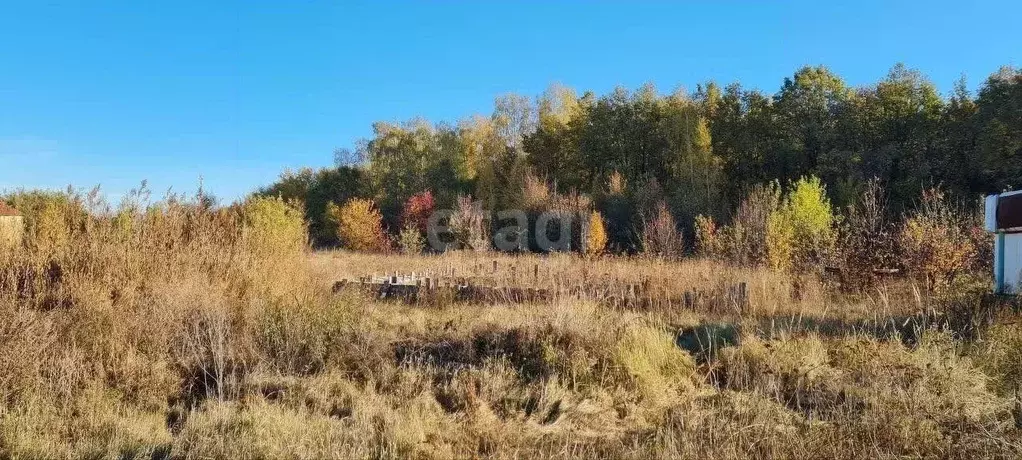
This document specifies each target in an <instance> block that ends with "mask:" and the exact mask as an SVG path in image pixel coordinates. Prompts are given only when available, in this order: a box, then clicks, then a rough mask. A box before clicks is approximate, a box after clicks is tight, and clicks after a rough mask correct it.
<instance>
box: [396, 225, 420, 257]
mask: <svg viewBox="0 0 1022 460" xmlns="http://www.w3.org/2000/svg"><path fill="white" fill-rule="evenodd" d="M397 244H398V248H399V249H401V253H402V254H420V253H422V251H424V250H425V249H426V239H425V238H423V237H422V232H421V231H419V229H418V228H416V227H414V226H411V225H408V226H405V228H403V229H401V233H400V234H398V238H397Z"/></svg>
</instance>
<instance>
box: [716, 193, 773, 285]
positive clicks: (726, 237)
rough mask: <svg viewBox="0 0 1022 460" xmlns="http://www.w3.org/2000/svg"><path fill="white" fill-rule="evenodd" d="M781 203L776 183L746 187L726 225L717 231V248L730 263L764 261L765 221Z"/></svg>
mask: <svg viewBox="0 0 1022 460" xmlns="http://www.w3.org/2000/svg"><path fill="white" fill-rule="evenodd" d="M780 203H781V189H780V186H778V184H777V182H770V183H766V184H757V185H755V186H753V187H752V189H751V190H749V193H748V195H746V196H745V198H744V199H743V200H742V202H741V204H739V206H738V211H737V212H736V213H735V217H734V220H733V221H732V223H731V225H730V226H727V227H725V228H723V229H722V230H721V246H722V247H721V251H722V252H723V253H724V254H725V257H726V258H727V259H728V260H730V261H731V262H732V263H735V264H738V265H761V264H765V263H767V223H768V222H767V221H768V220H769V219H770V215H771V214H773V213H774V212H775V211H776V210H777V208H778V207H779V206H780Z"/></svg>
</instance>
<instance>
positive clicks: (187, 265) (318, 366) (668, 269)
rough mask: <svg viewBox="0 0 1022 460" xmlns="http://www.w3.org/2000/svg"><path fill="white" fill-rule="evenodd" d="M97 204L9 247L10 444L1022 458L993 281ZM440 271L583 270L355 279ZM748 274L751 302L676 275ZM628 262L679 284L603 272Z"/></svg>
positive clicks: (295, 452)
mask: <svg viewBox="0 0 1022 460" xmlns="http://www.w3.org/2000/svg"><path fill="white" fill-rule="evenodd" d="M81 207H84V208H95V205H90V204H88V203H85V204H82V203H77V202H70V203H64V204H61V203H59V202H50V203H48V204H46V205H45V206H43V207H42V208H41V209H43V211H41V212H39V213H34V212H27V213H26V214H28V215H29V217H30V218H31V219H30V222H29V227H28V228H27V229H26V242H25V247H24V248H22V249H17V250H13V251H6V252H4V253H3V254H2V255H0V369H3V371H2V372H0V458H185V459H203V458H344V459H347V458H423V459H432V458H435V459H444V458H530V459H531V458H607V459H621V458H635V459H640V458H641V459H645V458H716V459H738V458H869V459H876V458H906V457H909V458H914V457H940V458H1019V456H1022V431H1020V428H1019V427H1020V425H1022V420H1020V418H1022V413H1020V410H1022V408H1020V407H1019V404H1020V403H1019V400H1018V399H1017V397H1016V389H1017V387H1018V385H1019V384H1020V383H1022V324H1020V323H1018V322H1017V320H1018V318H1019V316H1018V315H1016V314H1015V313H1013V312H1012V310H1011V308H1010V305H1000V304H997V303H994V302H992V301H991V300H989V299H985V297H984V296H983V295H982V294H981V293H980V291H982V289H983V287H985V286H980V287H979V288H977V289H976V291H977V292H971V291H969V290H967V289H965V288H961V289H955V290H952V291H951V292H953V293H952V294H948V293H940V294H937V293H930V292H927V291H925V290H922V289H920V288H918V287H916V285H915V284H914V283H913V282H912V281H910V280H907V279H898V280H891V281H890V282H888V283H885V284H882V285H881V286H880V287H879V288H876V289H874V290H870V291H867V292H861V293H848V292H841V291H840V290H838V289H837V288H836V287H835V286H834V285H833V283H832V282H830V281H827V280H821V279H819V277H817V276H802V277H794V276H791V275H788V274H784V273H781V272H776V271H771V270H768V269H759V268H757V269H752V268H735V267H729V266H725V265H722V264H720V263H716V262H709V261H702V260H695V259H692V260H684V261H680V262H664V261H658V260H655V259H645V258H623V257H603V258H582V257H579V256H578V255H567V254H562V255H551V256H537V255H522V256H510V255H497V254H494V253H475V252H457V253H448V254H443V255H423V256H401V255H391V254H388V255H374V254H356V253H350V252H312V251H310V250H308V248H307V244H306V242H305V228H304V224H303V223H302V221H301V216H300V214H299V213H297V212H296V211H295V210H293V209H291V208H289V207H288V206H286V205H284V204H283V203H281V202H280V201H279V200H273V199H257V200H252V201H250V202H248V203H246V204H244V205H241V206H237V207H232V208H228V209H220V210H214V209H209V208H207V207H204V206H203V205H201V204H196V203H191V202H187V201H174V200H171V201H168V202H165V203H161V204H159V205H155V206H151V207H149V208H148V209H132V208H130V207H126V208H122V209H120V210H115V211H111V210H102V209H100V210H96V209H91V210H90V212H87V213H85V212H79V209H80V208H81ZM23 209H24V208H23ZM32 216H35V217H32ZM412 272H415V273H417V274H420V275H425V276H433V277H438V276H448V277H451V278H459V277H460V278H471V279H479V280H480V281H479V282H480V283H490V284H495V285H502V286H521V287H534V288H544V289H549V290H551V292H554V293H555V295H554V296H553V297H552V298H551V299H548V300H546V301H543V302H510V301H509V302H458V301H454V300H443V299H440V300H434V301H431V302H422V303H409V302H403V301H399V300H388V299H378V298H374V296H372V295H369V294H366V293H363V292H356V291H354V290H342V291H341V292H339V293H336V294H335V293H333V292H332V289H331V287H332V286H333V284H334V282H335V281H338V280H341V279H356V278H359V277H363V276H366V275H373V274H378V275H383V274H393V273H401V274H407V273H412ZM731 283H746V286H747V293H748V295H747V301H746V302H743V303H741V304H738V303H733V304H728V303H727V302H716V303H712V302H711V303H707V304H705V305H710V307H705V308H704V306H703V305H704V304H699V305H695V306H689V307H686V306H685V305H683V304H678V303H676V302H674V301H673V300H670V299H676V298H677V297H676V296H672V295H670V294H671V293H681V292H686V291H700V290H701V291H702V292H707V293H713V292H716V291H715V290H716V289H718V287H719V286H722V285H728V284H731ZM628 284H640V285H643V290H644V292H646V293H654V294H650V295H660V296H662V297H661V298H662V299H668V300H665V301H663V302H659V303H656V304H655V305H652V306H650V307H649V308H639V307H628V306H624V307H623V306H621V305H618V304H615V303H613V302H608V301H607V297H606V296H599V295H587V294H585V292H598V291H599V288H600V287H601V286H619V285H628ZM579 287H581V288H585V289H574V290H573V288H579ZM586 289H588V290H586ZM573 292H574V293H576V294H569V293H573ZM578 292H582V293H583V294H577V293H578Z"/></svg>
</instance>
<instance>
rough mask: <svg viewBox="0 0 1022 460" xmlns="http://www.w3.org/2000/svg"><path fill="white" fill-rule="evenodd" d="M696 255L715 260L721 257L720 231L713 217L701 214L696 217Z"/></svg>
mask: <svg viewBox="0 0 1022 460" xmlns="http://www.w3.org/2000/svg"><path fill="white" fill-rule="evenodd" d="M695 230H696V242H695V247H696V253H697V254H699V255H701V256H703V257H710V258H717V257H720V256H721V250H722V247H721V246H722V243H723V241H722V238H721V232H720V229H718V228H717V223H716V222H715V221H714V220H713V217H710V216H704V215H702V214H700V215H698V216H696V219H695Z"/></svg>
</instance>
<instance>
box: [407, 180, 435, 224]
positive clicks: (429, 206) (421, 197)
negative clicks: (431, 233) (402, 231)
mask: <svg viewBox="0 0 1022 460" xmlns="http://www.w3.org/2000/svg"><path fill="white" fill-rule="evenodd" d="M435 206H436V203H435V202H434V200H433V192H431V191H429V190H426V191H424V192H419V193H416V194H415V195H412V196H411V197H409V198H408V201H405V204H404V207H403V208H402V209H401V225H402V226H403V227H406V228H407V227H413V228H416V229H418V230H419V231H420V232H424V233H425V231H426V223H427V221H428V220H429V216H430V214H433V209H434V208H435Z"/></svg>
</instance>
